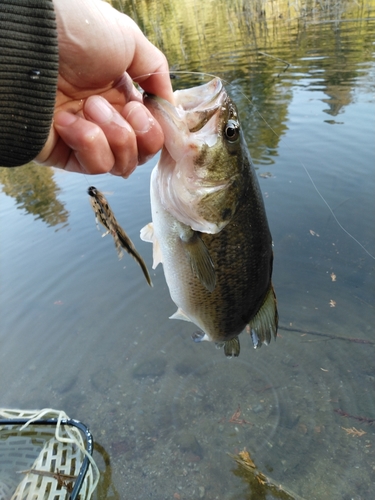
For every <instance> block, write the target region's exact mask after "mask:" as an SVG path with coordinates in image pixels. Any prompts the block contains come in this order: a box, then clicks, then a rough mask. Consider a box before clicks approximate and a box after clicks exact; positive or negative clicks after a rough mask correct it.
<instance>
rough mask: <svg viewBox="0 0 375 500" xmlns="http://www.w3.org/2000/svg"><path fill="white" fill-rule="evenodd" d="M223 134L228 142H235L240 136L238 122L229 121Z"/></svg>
mask: <svg viewBox="0 0 375 500" xmlns="http://www.w3.org/2000/svg"><path fill="white" fill-rule="evenodd" d="M224 134H225V137H226V139H227V140H228V141H229V142H236V141H237V139H238V138H239V136H240V127H239V124H238V122H236V121H234V120H229V121H228V123H227V124H226V125H225V129H224Z"/></svg>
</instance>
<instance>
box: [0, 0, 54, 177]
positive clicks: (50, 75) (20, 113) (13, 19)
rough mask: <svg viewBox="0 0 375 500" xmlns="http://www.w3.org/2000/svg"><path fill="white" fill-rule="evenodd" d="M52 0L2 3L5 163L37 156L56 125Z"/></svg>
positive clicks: (0, 114) (0, 138) (0, 134)
mask: <svg viewBox="0 0 375 500" xmlns="http://www.w3.org/2000/svg"><path fill="white" fill-rule="evenodd" d="M58 63H59V60H58V46H57V30H56V21H55V14H54V10H53V2H52V0H1V1H0V165H1V166H5V167H14V166H17V165H23V164H24V163H27V162H29V161H31V160H32V159H34V158H35V157H36V156H37V154H38V153H39V152H40V151H41V149H42V148H43V146H44V144H45V142H46V140H47V137H48V133H49V130H50V127H51V123H52V117H53V110H54V105H55V97H56V88H57V76H58Z"/></svg>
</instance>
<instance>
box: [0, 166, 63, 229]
mask: <svg viewBox="0 0 375 500" xmlns="http://www.w3.org/2000/svg"><path fill="white" fill-rule="evenodd" d="M0 184H1V189H2V191H3V193H5V194H6V195H7V196H11V197H12V198H14V199H15V201H16V205H17V208H19V209H21V210H25V211H26V212H27V213H29V214H32V215H34V217H35V218H36V219H41V220H42V221H44V222H45V223H46V224H47V225H48V226H56V225H58V224H65V223H66V222H67V221H68V215H69V213H68V211H67V210H66V209H65V207H64V203H62V202H61V201H59V200H58V199H57V195H58V194H59V192H60V188H59V186H58V185H57V184H56V182H55V180H54V178H53V171H52V169H49V168H41V167H40V166H37V165H35V164H29V165H24V166H23V167H19V168H5V167H3V168H0Z"/></svg>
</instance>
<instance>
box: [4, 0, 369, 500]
mask: <svg viewBox="0 0 375 500" xmlns="http://www.w3.org/2000/svg"><path fill="white" fill-rule="evenodd" d="M116 5H117V7H118V8H121V10H124V11H126V12H129V13H130V14H131V15H132V16H134V17H135V18H136V19H137V20H138V22H139V23H140V24H141V26H142V27H143V29H144V30H145V31H146V32H147V34H148V36H150V37H151V38H152V40H153V41H154V42H155V43H157V44H158V45H159V46H160V47H161V48H162V49H163V50H164V51H165V52H166V55H167V57H168V59H169V61H170V63H171V65H173V67H174V70H175V76H176V78H174V79H173V85H174V87H175V88H182V87H189V86H191V85H195V84H198V83H199V82H200V81H207V79H208V77H205V76H202V75H182V74H181V73H179V71H185V70H187V71H203V72H206V73H214V74H217V75H219V76H221V77H223V78H224V79H225V80H226V81H227V82H230V84H229V85H227V87H228V91H229V92H230V93H231V95H232V97H233V98H234V100H235V101H236V103H237V105H238V107H239V109H240V112H241V119H242V123H243V126H244V128H245V135H246V138H247V141H248V144H249V149H250V151H251V153H252V156H253V158H254V160H255V163H256V165H257V172H258V174H259V180H260V186H261V190H262V192H263V195H264V198H265V204H266V209H267V213H268V218H269V222H270V226H271V231H272V235H273V239H274V244H275V269H274V284H275V288H276V290H277V296H278V300H279V311H280V317H281V324H282V328H281V329H280V336H279V337H278V338H277V341H276V342H275V343H273V344H272V345H270V346H269V347H267V348H265V347H264V348H262V349H260V350H258V351H254V350H253V349H252V348H251V340H250V339H249V338H246V336H244V338H243V341H242V342H243V354H244V356H243V358H241V359H239V360H226V359H223V357H222V353H221V352H220V351H216V350H215V349H212V345H197V344H194V343H193V342H192V341H191V339H190V335H191V333H192V331H193V330H192V328H193V329H194V327H193V326H192V325H190V324H189V323H183V322H176V321H172V320H168V317H169V316H170V315H171V314H172V313H173V312H174V310H175V306H174V304H172V302H171V300H170V297H169V293H168V290H167V288H166V285H165V280H164V276H163V273H162V270H161V269H159V268H158V269H157V270H155V271H154V272H153V273H152V281H153V283H154V288H153V289H152V290H151V289H149V287H148V286H147V284H146V283H144V279H143V277H142V276H141V273H139V268H138V266H137V264H136V263H135V262H134V261H133V259H131V258H130V257H129V256H124V258H123V259H122V260H121V261H118V260H117V258H116V255H115V252H114V251H113V242H112V241H111V240H110V239H108V238H100V234H99V233H98V232H97V231H96V229H95V223H94V221H93V217H92V212H91V208H90V206H89V202H88V196H87V194H86V192H87V187H88V186H89V185H91V184H92V183H93V182H90V181H87V179H85V177H84V176H79V175H76V176H75V175H73V174H67V173H65V172H59V171H55V172H54V175H53V178H52V177H51V176H52V174H51V173H50V174H48V175H49V176H50V177H48V180H47V181H45V182H43V183H42V184H36V182H37V181H36V179H35V178H34V177H35V176H37V178H38V175H39V173H41V172H43V173H41V175H44V173H45V172H50V171H49V170H48V169H43V168H41V169H39V168H38V169H37V170H35V171H34V174H33V176H32V179H27V182H26V181H21V182H18V183H16V182H14V183H13V185H14V186H20V187H19V188H18V187H15V188H14V189H13V188H12V189H13V190H12V193H14V195H12V194H10V196H12V198H10V196H9V195H8V193H10V192H11V191H8V193H6V192H5V191H4V192H3V193H1V194H0V202H1V207H2V210H1V212H0V217H1V233H2V234H1V260H0V265H1V282H2V290H1V299H0V300H1V302H0V303H1V309H2V311H6V314H3V313H2V318H1V324H0V380H1V390H2V403H3V405H5V406H10V407H19V406H23V407H24V408H35V407H42V406H46V407H55V408H60V409H63V410H65V411H66V412H67V413H68V414H69V415H70V416H71V417H74V418H78V419H80V420H82V421H83V422H85V423H86V424H88V425H89V427H90V429H91V431H92V432H93V435H94V437H95V438H96V440H97V442H98V446H97V448H96V450H97V451H96V459H97V461H98V465H99V467H100V469H101V471H102V480H101V483H100V486H99V488H98V491H97V495H96V498H97V499H98V500H104V499H116V500H117V499H119V498H121V499H123V498H131V499H133V498H134V499H135V498H137V499H138V498H142V499H148V498H149V499H153V500H155V499H157V500H165V499H180V500H185V499H194V500H196V499H199V498H203V499H205V500H214V499H217V500H245V499H250V498H251V499H257V500H258V499H260V498H264V493H262V492H261V490H258V489H257V488H256V487H255V486H256V485H254V484H252V483H251V484H250V482H249V481H247V479H246V478H242V479H246V482H244V481H243V480H242V479H241V478H239V477H237V475H236V471H237V468H236V464H235V463H234V462H233V459H232V458H231V457H230V456H229V455H228V453H230V454H231V455H238V454H239V453H240V452H242V451H243V450H244V449H245V448H246V450H248V451H249V452H250V454H251V457H252V459H253V460H254V462H255V463H256V465H257V467H259V470H260V471H262V473H263V474H265V475H266V476H267V477H271V478H272V479H273V480H274V481H275V482H277V483H278V484H280V485H281V486H282V487H283V488H284V489H285V490H286V491H287V492H291V491H292V492H294V494H295V495H299V496H300V497H302V498H305V499H307V498H308V499H317V500H322V499H330V500H331V499H333V500H349V499H352V498H353V499H355V500H372V498H373V491H374V483H375V476H374V471H375V447H374V444H373V443H374V432H375V427H374V425H373V419H374V418H375V401H374V381H375V365H374V360H375V357H374V344H373V343H374V324H375V321H374V319H375V318H374V299H375V297H374V295H375V294H374V260H373V258H371V257H370V256H369V255H368V254H367V253H366V252H365V251H364V250H363V249H362V248H361V247H360V246H359V245H358V244H357V243H356V242H355V241H354V240H352V239H351V238H349V237H348V235H347V234H346V233H345V232H344V231H342V229H341V228H340V227H339V226H338V224H337V222H336V221H335V220H334V218H333V216H332V213H331V212H330V211H329V210H328V208H327V206H326V205H325V204H324V203H323V201H322V199H321V198H320V197H319V195H318V194H317V192H316V191H315V189H314V186H313V185H312V183H311V181H310V179H309V177H308V176H307V175H306V172H305V170H304V168H303V167H304V166H305V167H306V168H307V170H308V172H309V173H310V174H311V176H312V179H313V181H314V183H315V185H316V186H317V188H318V189H319V191H320V193H321V194H322V196H324V198H325V199H326V200H327V202H328V203H329V205H330V207H331V208H332V210H333V213H334V215H335V217H337V219H338V220H339V221H340V222H341V223H342V224H343V226H344V227H345V228H346V229H347V230H348V231H349V232H350V233H351V234H352V235H353V236H354V237H355V238H356V239H357V240H358V241H359V242H360V243H361V244H363V245H364V247H365V248H366V249H367V250H368V251H369V252H370V253H372V254H374V246H375V241H374V237H375V236H374V230H373V228H374V214H375V206H374V205H375V202H374V189H375V186H374V183H375V182H374V181H375V179H374V172H373V166H374V164H375V157H374V148H373V137H374V130H375V112H374V97H373V95H374V69H375V63H374V58H373V40H374V35H375V2H374V1H372V0H371V1H368V2H351V1H350V0H348V1H330V0H326V1H320V2H315V1H313V0H311V1H310V0H309V1H306V2H300V1H296V2H293V3H290V2H286V1H285V2H284V1H282V0H280V1H274V2H264V1H261V0H259V1H255V2H250V1H245V0H236V1H234V2H230V3H228V2H226V1H224V0H222V1H216V2H211V1H209V2H198V1H196V0H188V1H185V2H180V1H179V0H178V1H177V0H175V1H173V0H169V1H167V0H166V1H163V2H160V1H158V2H156V1H154V0H147V1H137V2H135V1H130V0H129V1H128V2H122V3H121V4H119V3H117V4H116ZM286 63H288V65H287V64H286ZM155 161H156V160H153V161H151V162H149V163H148V164H147V165H145V166H144V167H141V168H139V169H137V170H136V172H135V173H134V174H133V175H132V176H131V177H130V178H129V179H127V180H126V181H125V180H123V179H118V178H115V177H111V176H108V175H107V176H101V177H98V178H96V179H95V182H94V184H95V185H96V186H97V187H98V189H100V190H101V191H103V192H104V193H105V194H106V197H107V199H108V201H109V203H110V205H111V207H112V208H113V210H114V212H115V214H116V218H117V219H118V221H119V223H120V224H121V225H122V226H123V227H124V228H125V229H126V231H127V232H128V233H129V236H130V237H131V239H132V240H133V241H134V242H135V244H136V246H137V249H138V250H139V252H140V254H141V255H142V257H143V258H144V259H145V261H146V263H147V265H148V266H149V267H150V265H151V262H152V255H151V249H150V248H149V246H148V245H147V244H146V243H143V242H142V241H140V240H139V239H138V237H139V230H140V228H141V227H143V226H144V225H145V224H147V223H148V222H149V218H150V206H149V194H148V184H149V174H150V171H151V169H152V167H153V166H154V164H155ZM14 172H17V171H14ZM7 173H9V169H8V170H7ZM12 175H15V173H13V171H12ZM39 178H40V177H39ZM2 182H3V183H4V184H5V185H6V186H9V183H8V184H7V181H4V180H3V181H2ZM51 182H53V183H55V186H58V188H59V189H60V191H59V192H58V196H59V198H60V199H61V200H62V203H64V206H63V207H62V208H61V210H57V211H56V213H59V214H60V216H59V217H60V219H59V217H58V216H55V218H56V220H60V221H61V222H65V220H66V219H64V217H67V213H69V229H70V230H69V231H67V230H65V229H63V230H61V231H58V232H55V231H54V230H53V229H52V228H50V227H48V226H47V225H46V224H39V221H37V220H36V221H35V220H34V217H33V215H30V213H32V214H35V212H32V211H31V210H30V211H29V214H28V213H22V212H20V211H18V210H15V208H16V206H17V205H16V203H15V201H14V200H16V196H23V197H24V195H20V193H23V192H24V191H23V189H24V186H25V185H30V184H32V183H33V186H34V188H33V191H34V193H33V195H32V199H34V198H35V197H36V198H41V199H43V197H41V196H40V195H39V194H38V193H41V192H43V190H44V189H46V190H47V192H50V193H52V192H53V193H54V195H53V196H52V199H53V200H56V190H53V189H51V188H49V187H48V186H51ZM7 189H8V190H9V189H10V188H9V187H7ZM5 193H6V194H5ZM31 206H33V204H31ZM51 206H52V207H53V206H54V204H53V203H52V205H51ZM49 210H50V209H47V213H48V211H49ZM53 211H54V210H52V212H53ZM64 211H66V212H64ZM61 214H65V215H64V216H61ZM39 216H40V215H39ZM54 220H55V219H54ZM48 224H51V223H50V222H48ZM242 335H244V334H242ZM246 344H248V345H246ZM262 495H263V496H262ZM265 498H272V496H271V495H270V494H269V495H268V496H267V497H265ZM273 498H277V497H275V495H274V497H273Z"/></svg>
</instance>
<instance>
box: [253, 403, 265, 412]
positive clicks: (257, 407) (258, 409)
mask: <svg viewBox="0 0 375 500" xmlns="http://www.w3.org/2000/svg"><path fill="white" fill-rule="evenodd" d="M262 411H264V406H263V405H261V404H258V405H256V406H254V408H253V412H254V413H261V412H262Z"/></svg>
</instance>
